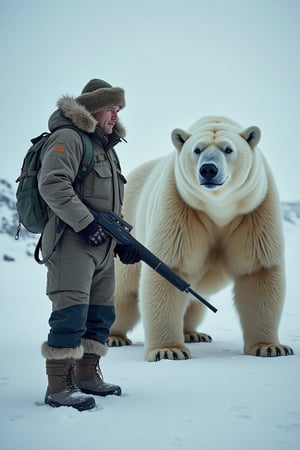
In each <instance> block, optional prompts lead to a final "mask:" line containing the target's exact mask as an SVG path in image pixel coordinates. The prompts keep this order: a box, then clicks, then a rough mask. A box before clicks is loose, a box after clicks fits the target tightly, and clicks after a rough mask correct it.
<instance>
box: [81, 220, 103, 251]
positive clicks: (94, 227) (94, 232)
mask: <svg viewBox="0 0 300 450" xmlns="http://www.w3.org/2000/svg"><path fill="white" fill-rule="evenodd" d="M78 234H79V235H80V236H81V237H82V238H83V239H84V240H85V241H86V242H87V243H88V244H89V245H91V246H92V247H97V246H98V245H103V244H104V243H105V242H106V241H107V238H108V235H107V234H106V233H105V231H104V230H103V228H102V227H101V226H100V225H99V223H98V222H97V221H96V220H93V222H91V223H90V224H89V225H88V226H87V227H86V228H84V229H83V230H81V231H79V232H78Z"/></svg>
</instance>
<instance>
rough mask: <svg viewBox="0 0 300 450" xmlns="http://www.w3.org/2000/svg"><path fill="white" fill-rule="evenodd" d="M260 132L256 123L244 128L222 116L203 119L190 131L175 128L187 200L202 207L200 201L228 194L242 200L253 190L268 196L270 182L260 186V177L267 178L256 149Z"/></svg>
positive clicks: (179, 181) (178, 170)
mask: <svg viewBox="0 0 300 450" xmlns="http://www.w3.org/2000/svg"><path fill="white" fill-rule="evenodd" d="M260 135H261V133H260V130H259V128H258V127H256V126H251V127H249V128H246V129H243V128H242V127H240V126H239V125H238V124H237V123H235V122H233V121H231V120H230V119H226V118H221V117H206V118H203V119H201V120H200V121H198V122H197V123H196V124H195V125H193V127H191V128H190V130H189V131H184V130H182V129H178V128H177V129H175V130H173V132H172V141H173V144H174V145H175V147H176V149H177V152H176V156H175V180H176V185H177V188H178V191H179V193H180V195H181V196H182V197H183V199H184V200H185V201H186V202H187V203H188V204H189V205H190V206H192V207H193V208H196V209H198V208H199V205H200V203H203V202H216V201H218V202H220V201H223V200H225V199H226V197H228V196H230V198H231V201H232V200H233V201H238V200H239V199H241V198H244V197H245V196H246V195H248V194H249V193H250V191H253V189H254V190H255V191H257V192H256V194H255V195H256V196H257V197H261V196H262V195H264V194H265V192H266V182H265V181H264V182H261V185H263V188H261V186H260V187H259V188H257V185H259V183H260V182H258V180H257V177H259V176H260V175H264V176H263V180H265V178H266V177H265V174H262V171H264V163H263V160H262V156H261V153H260V152H259V150H258V149H256V146H257V144H258V142H259V140H260ZM225 204H226V202H225Z"/></svg>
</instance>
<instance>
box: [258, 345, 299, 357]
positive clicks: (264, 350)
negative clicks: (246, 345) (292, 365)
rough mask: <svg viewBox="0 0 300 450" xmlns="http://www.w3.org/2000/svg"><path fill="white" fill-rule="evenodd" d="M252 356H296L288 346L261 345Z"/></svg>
mask: <svg viewBox="0 0 300 450" xmlns="http://www.w3.org/2000/svg"><path fill="white" fill-rule="evenodd" d="M254 352H255V353H254ZM251 353H252V352H251ZM252 354H254V355H255V356H262V357H276V356H289V355H293V354H294V350H293V349H292V348H291V347H288V346H287V345H275V344H273V345H261V346H260V347H258V348H256V350H255V349H254V350H253V353H252Z"/></svg>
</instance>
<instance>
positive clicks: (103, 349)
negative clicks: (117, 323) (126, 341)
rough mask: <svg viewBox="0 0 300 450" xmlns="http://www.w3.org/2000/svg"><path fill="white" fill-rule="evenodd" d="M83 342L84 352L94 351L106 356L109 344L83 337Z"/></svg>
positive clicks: (96, 353) (98, 354)
mask: <svg viewBox="0 0 300 450" xmlns="http://www.w3.org/2000/svg"><path fill="white" fill-rule="evenodd" d="M81 342H82V345H83V348H84V353H93V354H94V355H97V356H105V355H106V353H107V345H104V344H101V342H98V341H94V340H92V339H82V340H81Z"/></svg>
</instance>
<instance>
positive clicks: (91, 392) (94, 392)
mask: <svg viewBox="0 0 300 450" xmlns="http://www.w3.org/2000/svg"><path fill="white" fill-rule="evenodd" d="M79 389H80V390H81V392H83V393H84V394H92V395H99V396H100V397H106V396H107V395H117V396H118V397H119V396H120V395H121V394H122V391H121V389H114V390H110V391H105V392H99V391H93V390H90V389H81V388H79Z"/></svg>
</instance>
